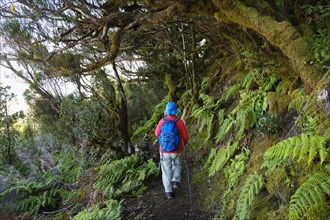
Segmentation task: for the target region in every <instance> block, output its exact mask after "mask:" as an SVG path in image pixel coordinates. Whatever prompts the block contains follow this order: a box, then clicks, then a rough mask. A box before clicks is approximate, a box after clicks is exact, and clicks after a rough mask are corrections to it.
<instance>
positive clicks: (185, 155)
mask: <svg viewBox="0 0 330 220" xmlns="http://www.w3.org/2000/svg"><path fill="white" fill-rule="evenodd" d="M184 157H185V160H186V170H187V180H188V192H189V202H190V209H191V210H192V193H191V185H190V175H189V168H188V157H187V148H185V149H184Z"/></svg>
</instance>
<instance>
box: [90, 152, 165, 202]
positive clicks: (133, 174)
mask: <svg viewBox="0 0 330 220" xmlns="http://www.w3.org/2000/svg"><path fill="white" fill-rule="evenodd" d="M158 172H159V171H158V168H157V166H156V164H155V163H154V162H153V161H152V160H151V159H150V160H148V161H147V162H144V163H143V161H142V158H141V157H139V156H136V155H132V156H129V157H125V158H123V159H121V160H115V161H106V162H105V163H104V164H102V165H101V166H100V167H99V168H98V171H97V173H98V178H97V179H96V181H95V182H94V184H93V186H94V188H95V189H98V190H101V191H103V192H105V194H106V195H107V197H108V198H109V199H112V198H115V197H119V196H121V195H122V194H126V193H131V194H133V195H140V194H141V193H142V192H144V190H145V189H146V187H145V186H144V184H143V181H144V180H145V179H146V178H148V177H150V176H153V175H154V176H155V175H157V174H158Z"/></svg>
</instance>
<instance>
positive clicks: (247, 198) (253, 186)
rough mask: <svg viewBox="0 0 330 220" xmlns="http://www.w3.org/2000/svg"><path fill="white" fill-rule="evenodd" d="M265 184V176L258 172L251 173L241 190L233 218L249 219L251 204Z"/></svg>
mask: <svg viewBox="0 0 330 220" xmlns="http://www.w3.org/2000/svg"><path fill="white" fill-rule="evenodd" d="M263 185H264V181H263V178H262V177H261V176H260V175H258V174H257V173H253V174H250V175H249V176H248V178H247V180H246V182H245V184H244V186H243V188H242V190H241V192H240V196H239V198H238V200H237V205H236V211H235V216H234V218H233V219H242V220H243V219H249V211H248V209H249V206H250V205H251V203H252V201H253V199H254V198H255V196H256V195H257V194H258V193H259V192H260V190H261V189H262V187H263Z"/></svg>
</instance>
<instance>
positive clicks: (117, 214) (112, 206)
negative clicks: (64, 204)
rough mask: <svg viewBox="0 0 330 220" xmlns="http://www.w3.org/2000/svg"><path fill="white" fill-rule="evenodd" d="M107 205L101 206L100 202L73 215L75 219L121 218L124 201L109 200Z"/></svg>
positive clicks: (99, 219)
mask: <svg viewBox="0 0 330 220" xmlns="http://www.w3.org/2000/svg"><path fill="white" fill-rule="evenodd" d="M105 205H106V207H105V208H100V205H99V204H96V205H94V206H93V207H91V208H89V209H84V210H83V211H81V212H79V213H78V214H77V215H76V216H74V217H73V220H102V219H113V220H116V219H117V220H120V219H121V208H122V202H118V201H116V200H112V199H110V200H107V201H106V202H105Z"/></svg>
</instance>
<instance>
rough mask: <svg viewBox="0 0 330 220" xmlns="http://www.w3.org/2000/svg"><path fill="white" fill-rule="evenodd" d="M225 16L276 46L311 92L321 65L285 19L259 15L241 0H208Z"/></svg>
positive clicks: (319, 75) (320, 75)
mask: <svg viewBox="0 0 330 220" xmlns="http://www.w3.org/2000/svg"><path fill="white" fill-rule="evenodd" d="M212 1H213V3H214V4H215V5H216V6H217V7H218V8H219V9H220V10H221V12H220V13H223V14H224V15H225V17H226V19H227V20H229V21H231V22H234V23H237V24H239V25H242V26H244V27H246V28H250V29H253V30H255V31H256V32H258V33H259V34H260V35H262V36H263V37H265V38H266V39H267V40H268V41H269V42H270V43H272V44H273V45H275V46H276V47H278V48H279V49H280V50H281V51H282V52H283V54H284V55H285V56H287V57H288V58H289V60H290V63H291V66H292V68H293V69H294V71H295V72H296V74H297V75H299V76H300V78H301V80H302V81H303V82H304V85H305V88H306V90H307V91H308V92H311V91H312V90H313V89H314V88H315V87H316V86H317V83H318V82H319V80H320V79H321V78H322V74H321V73H322V71H321V66H319V65H318V64H316V63H315V62H313V60H314V58H313V56H312V53H311V51H312V50H311V48H310V47H309V46H308V44H307V42H306V40H305V39H304V38H303V37H302V36H301V35H300V34H299V33H298V31H297V30H296V29H295V28H294V27H293V26H292V24H291V23H289V22H287V21H282V22H278V21H276V20H275V19H273V18H271V17H269V16H264V15H261V14H260V13H259V12H258V11H257V10H256V9H255V8H251V7H247V6H245V5H244V4H243V3H242V2H240V1H237V0H233V1H231V3H230V4H226V3H224V2H226V1H221V0H212Z"/></svg>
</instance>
